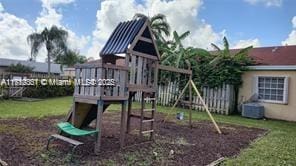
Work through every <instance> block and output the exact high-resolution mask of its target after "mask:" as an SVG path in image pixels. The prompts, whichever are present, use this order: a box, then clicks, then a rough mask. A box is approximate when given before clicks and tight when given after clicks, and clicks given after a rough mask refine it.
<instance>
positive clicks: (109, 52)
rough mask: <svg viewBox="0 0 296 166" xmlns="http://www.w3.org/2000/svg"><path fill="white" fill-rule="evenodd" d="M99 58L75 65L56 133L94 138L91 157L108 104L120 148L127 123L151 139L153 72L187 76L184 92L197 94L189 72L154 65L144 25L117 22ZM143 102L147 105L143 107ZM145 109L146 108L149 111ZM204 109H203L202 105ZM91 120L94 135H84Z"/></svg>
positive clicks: (152, 44) (154, 51) (153, 47)
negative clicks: (115, 115) (113, 109)
mask: <svg viewBox="0 0 296 166" xmlns="http://www.w3.org/2000/svg"><path fill="white" fill-rule="evenodd" d="M100 57H101V63H96V64H81V65H76V67H75V76H76V79H78V80H82V82H80V84H77V83H76V84H75V90H74V99H73V106H72V109H71V110H70V112H69V113H68V115H67V121H68V122H69V123H64V124H62V127H61V125H60V126H59V128H60V130H61V131H63V132H64V133H67V134H68V135H70V136H84V135H89V134H95V135H96V141H95V153H99V151H100V145H101V133H102V132H101V128H102V115H103V112H104V111H105V110H106V109H107V108H108V107H109V105H110V104H121V120H120V121H121V122H120V147H121V148H122V147H124V144H125V143H124V142H125V136H126V133H129V132H130V121H131V118H138V119H140V125H139V134H140V136H141V137H142V136H143V135H144V134H149V139H150V140H152V139H153V136H154V120H155V119H154V116H155V112H156V97H157V95H156V92H157V83H158V80H157V79H158V70H166V71H171V72H179V73H184V74H189V75H190V80H189V82H188V84H187V85H186V87H185V88H187V86H188V85H189V84H190V85H189V86H190V87H191V86H193V87H194V89H195V91H196V92H197V93H198V94H199V92H198V90H197V88H196V87H195V85H194V83H193V82H192V79H191V75H192V71H191V70H185V69H178V68H174V67H170V66H162V65H160V64H159V61H160V56H159V52H158V49H157V46H156V43H155V40H154V37H153V34H152V31H151V28H150V25H149V20H147V19H137V20H132V21H126V22H121V23H120V24H119V25H118V26H117V27H116V28H115V30H114V31H113V33H112V34H111V36H110V38H109V39H108V41H107V43H106V45H105V46H104V47H103V49H102V50H101V52H100ZM87 79H90V80H97V81H98V80H100V81H102V82H101V83H102V85H99V84H94V85H85V84H84V81H85V80H87ZM112 80H113V81H112ZM184 91H185V90H184ZM136 92H141V107H140V108H137V109H135V108H133V105H132V98H133V96H134V95H135V94H136ZM183 93H184V92H182V94H181V95H183ZM191 93H192V90H191V88H190V94H191ZM199 96H200V95H199ZM146 100H149V101H151V102H149V103H147V102H145V101H146ZM148 104H150V105H151V106H149V107H148V106H147V105H148ZM175 105H176V104H175ZM175 105H174V106H175ZM204 106H205V107H206V105H205V104H204ZM135 112H137V114H135ZM207 112H208V114H209V115H210V117H211V120H212V121H213V122H214V124H215V127H216V129H217V131H218V132H219V133H221V131H220V129H219V127H218V126H217V124H216V123H215V121H214V119H213V118H212V116H211V114H210V112H209V111H208V110H207ZM93 120H96V130H93V131H89V132H84V130H82V129H81V128H84V127H86V126H88V125H89V124H90V123H91V122H92V121H93ZM70 123H71V124H70ZM190 125H191V110H190ZM147 128H148V129H147ZM52 138H56V139H61V140H64V141H66V142H69V143H71V144H74V149H75V147H76V146H78V145H80V144H81V142H77V141H76V140H73V139H71V138H68V137H64V136H61V135H57V134H55V135H52V137H50V139H52ZM74 149H73V150H74Z"/></svg>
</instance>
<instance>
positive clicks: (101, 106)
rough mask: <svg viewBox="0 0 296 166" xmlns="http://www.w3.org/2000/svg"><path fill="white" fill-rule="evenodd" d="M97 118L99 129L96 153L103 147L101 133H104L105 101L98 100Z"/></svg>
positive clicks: (97, 127) (97, 128)
mask: <svg viewBox="0 0 296 166" xmlns="http://www.w3.org/2000/svg"><path fill="white" fill-rule="evenodd" d="M97 111H98V112H97V120H96V130H98V131H99V132H98V134H97V138H96V142H95V154H98V153H99V152H100V147H101V134H102V115H103V111H104V101H103V100H99V101H98V110H97Z"/></svg>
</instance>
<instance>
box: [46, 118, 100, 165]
mask: <svg viewBox="0 0 296 166" xmlns="http://www.w3.org/2000/svg"><path fill="white" fill-rule="evenodd" d="M57 126H58V128H59V130H60V131H62V132H64V133H67V134H68V135H70V136H86V135H91V134H95V133H98V132H99V131H98V130H81V129H78V128H76V127H74V126H73V125H72V124H71V123H69V122H61V123H58V125H57ZM53 139H59V140H62V141H65V142H68V143H70V144H71V145H72V146H73V148H72V152H71V160H72V157H73V154H74V151H75V149H76V148H77V147H78V146H80V145H83V142H80V141H77V140H74V139H71V138H68V137H65V136H63V135H59V134H53V135H51V136H49V138H48V140H47V145H46V149H47V150H48V147H49V143H50V141H51V140H53Z"/></svg>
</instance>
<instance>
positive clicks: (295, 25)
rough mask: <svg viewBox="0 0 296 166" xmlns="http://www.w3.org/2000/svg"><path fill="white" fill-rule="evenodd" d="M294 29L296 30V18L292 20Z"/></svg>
mask: <svg viewBox="0 0 296 166" xmlns="http://www.w3.org/2000/svg"><path fill="white" fill-rule="evenodd" d="M292 24H293V28H296V16H294V17H293V18H292Z"/></svg>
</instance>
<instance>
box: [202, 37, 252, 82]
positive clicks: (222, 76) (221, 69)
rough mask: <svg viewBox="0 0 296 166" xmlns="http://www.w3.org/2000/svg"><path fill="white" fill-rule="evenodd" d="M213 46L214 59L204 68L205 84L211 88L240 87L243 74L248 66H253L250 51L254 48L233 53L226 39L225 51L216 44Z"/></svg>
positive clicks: (224, 40) (224, 39)
mask: <svg viewBox="0 0 296 166" xmlns="http://www.w3.org/2000/svg"><path fill="white" fill-rule="evenodd" d="M212 46H213V47H214V49H215V51H214V52H213V54H212V55H213V57H212V59H211V60H210V61H208V62H207V63H206V64H205V65H204V66H203V70H202V73H201V77H202V79H203V84H204V85H208V86H211V87H216V86H219V85H221V84H223V83H227V84H232V85H235V86H238V85H240V84H241V82H242V80H241V75H242V73H243V72H244V71H246V70H247V66H248V65H250V64H252V60H251V59H250V57H249V56H248V51H249V50H250V49H252V48H253V47H252V46H249V47H246V48H243V49H241V50H237V51H235V52H234V51H232V52H231V51H230V49H229V43H228V41H227V38H226V37H224V38H223V46H224V48H223V49H221V48H219V47H218V46H217V45H215V44H212ZM208 60H209V59H208Z"/></svg>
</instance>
